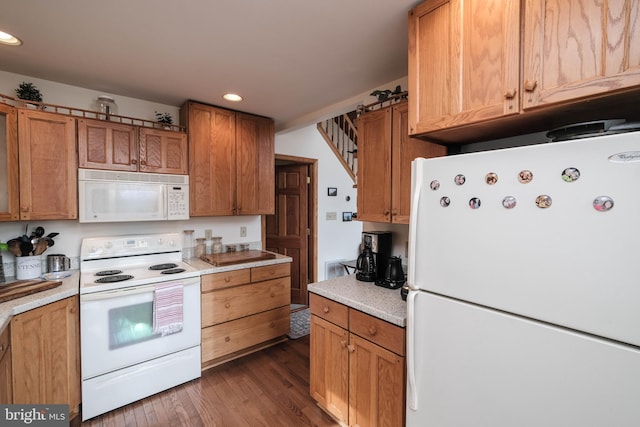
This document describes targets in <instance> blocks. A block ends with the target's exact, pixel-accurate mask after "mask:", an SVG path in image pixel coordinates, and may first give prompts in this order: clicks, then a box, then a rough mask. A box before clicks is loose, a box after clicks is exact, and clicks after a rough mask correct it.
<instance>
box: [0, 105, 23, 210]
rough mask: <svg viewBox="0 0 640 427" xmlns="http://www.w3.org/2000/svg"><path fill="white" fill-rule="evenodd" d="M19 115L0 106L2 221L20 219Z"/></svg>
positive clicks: (0, 202)
mask: <svg viewBox="0 0 640 427" xmlns="http://www.w3.org/2000/svg"><path fill="white" fill-rule="evenodd" d="M18 185H19V184H18V113H17V110H16V108H15V107H12V106H10V105H7V104H0V221H16V220H18V219H19V211H20V209H19V203H20V199H19V194H20V193H19V187H18Z"/></svg>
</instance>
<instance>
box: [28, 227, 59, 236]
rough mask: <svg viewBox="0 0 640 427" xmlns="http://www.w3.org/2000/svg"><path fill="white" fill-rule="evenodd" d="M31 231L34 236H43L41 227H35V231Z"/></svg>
mask: <svg viewBox="0 0 640 427" xmlns="http://www.w3.org/2000/svg"><path fill="white" fill-rule="evenodd" d="M33 233H34V235H35V236H36V237H42V236H44V228H43V227H36V229H35V231H34V232H33ZM56 234H57V233H56Z"/></svg>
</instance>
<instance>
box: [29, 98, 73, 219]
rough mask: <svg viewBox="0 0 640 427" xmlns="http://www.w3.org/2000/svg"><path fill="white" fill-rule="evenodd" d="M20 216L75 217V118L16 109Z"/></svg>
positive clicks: (33, 217)
mask: <svg viewBox="0 0 640 427" xmlns="http://www.w3.org/2000/svg"><path fill="white" fill-rule="evenodd" d="M18 146H19V165H20V166H19V175H20V178H19V182H20V219H21V220H35V219H42V220H53V219H77V218H78V175H77V173H78V163H77V156H76V119H75V118H73V117H70V116H65V115H62V114H55V113H48V112H44V111H36V110H29V109H19V110H18Z"/></svg>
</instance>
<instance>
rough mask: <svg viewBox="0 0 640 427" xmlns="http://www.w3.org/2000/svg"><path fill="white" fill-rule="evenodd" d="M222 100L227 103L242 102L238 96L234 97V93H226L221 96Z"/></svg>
mask: <svg viewBox="0 0 640 427" xmlns="http://www.w3.org/2000/svg"><path fill="white" fill-rule="evenodd" d="M222 97H223V98H224V99H226V100H227V101H233V102H240V101H242V97H241V96H240V95H236V94H235V93H226V94H224V95H222Z"/></svg>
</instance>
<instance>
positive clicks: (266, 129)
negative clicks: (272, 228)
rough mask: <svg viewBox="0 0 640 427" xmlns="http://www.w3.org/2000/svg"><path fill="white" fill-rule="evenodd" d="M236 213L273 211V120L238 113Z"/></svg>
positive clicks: (259, 213) (268, 212)
mask: <svg viewBox="0 0 640 427" xmlns="http://www.w3.org/2000/svg"><path fill="white" fill-rule="evenodd" d="M236 138H237V157H236V162H237V176H236V192H237V199H236V203H237V206H236V213H237V214H238V215H267V214H273V212H274V206H275V201H274V178H273V177H274V167H275V159H274V149H275V148H274V147H275V132H274V123H273V120H271V119H268V118H266V117H258V116H252V115H249V114H242V113H237V118H236Z"/></svg>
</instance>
